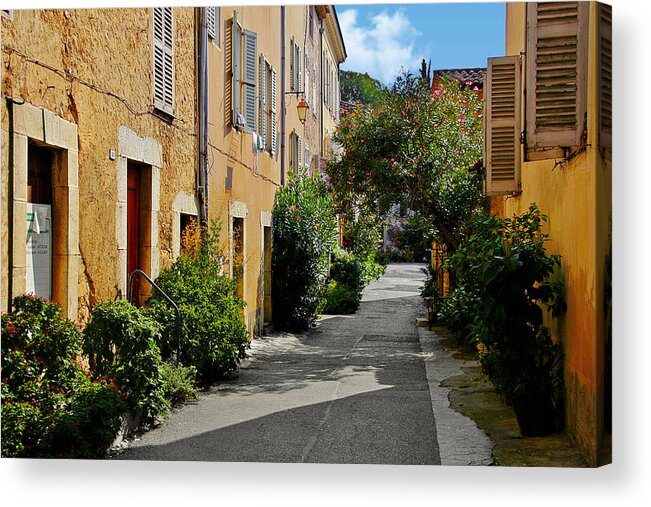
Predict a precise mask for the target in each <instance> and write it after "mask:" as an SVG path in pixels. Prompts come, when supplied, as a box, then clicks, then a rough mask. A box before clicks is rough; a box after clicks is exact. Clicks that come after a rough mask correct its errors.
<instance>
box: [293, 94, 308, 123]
mask: <svg viewBox="0 0 651 507" xmlns="http://www.w3.org/2000/svg"><path fill="white" fill-rule="evenodd" d="M308 108H309V106H308V105H307V102H305V100H304V99H301V100H300V101H299V102H298V104H296V110H297V111H298V119H299V120H300V122H301V123H305V118H306V117H307V110H308Z"/></svg>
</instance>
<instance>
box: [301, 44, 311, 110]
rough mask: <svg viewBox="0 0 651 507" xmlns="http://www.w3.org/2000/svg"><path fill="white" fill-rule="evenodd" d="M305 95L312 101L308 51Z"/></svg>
mask: <svg viewBox="0 0 651 507" xmlns="http://www.w3.org/2000/svg"><path fill="white" fill-rule="evenodd" d="M303 92H304V93H303V96H304V97H305V100H306V101H307V102H308V103H309V102H310V58H309V56H308V55H307V52H306V53H305V87H304V88H303Z"/></svg>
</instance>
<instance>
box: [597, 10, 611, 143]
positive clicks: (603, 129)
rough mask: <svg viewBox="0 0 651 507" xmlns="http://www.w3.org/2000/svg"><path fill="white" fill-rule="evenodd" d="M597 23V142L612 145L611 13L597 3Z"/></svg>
mask: <svg viewBox="0 0 651 507" xmlns="http://www.w3.org/2000/svg"><path fill="white" fill-rule="evenodd" d="M597 9H598V14H597V16H598V21H597V22H598V24H599V144H600V145H601V146H602V147H605V148H611V147H612V135H613V34H612V32H613V13H612V7H611V6H610V5H607V4H602V3H599V4H597Z"/></svg>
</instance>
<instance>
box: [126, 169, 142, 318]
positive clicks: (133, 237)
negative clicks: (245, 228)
mask: <svg viewBox="0 0 651 507" xmlns="http://www.w3.org/2000/svg"><path fill="white" fill-rule="evenodd" d="M139 231H140V170H139V169H138V167H136V166H134V165H131V164H129V165H128V166H127V290H129V287H128V283H129V276H131V273H133V271H134V270H135V269H138V268H139V267H140V248H139V245H140V237H139V236H140V234H139ZM138 281H139V280H138V278H137V277H136V278H135V279H134V283H133V289H132V293H131V294H128V295H127V297H128V299H129V300H131V301H132V302H133V303H134V304H135V305H138V299H139V298H138V294H139V292H140V291H139V288H138V287H139V286H138Z"/></svg>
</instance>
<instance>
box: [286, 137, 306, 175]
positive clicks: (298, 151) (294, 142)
mask: <svg viewBox="0 0 651 507" xmlns="http://www.w3.org/2000/svg"><path fill="white" fill-rule="evenodd" d="M302 165H303V139H302V138H301V136H299V135H298V134H297V133H296V131H295V130H293V131H292V132H291V133H290V134H289V167H290V169H291V170H292V171H294V173H296V174H298V173H299V170H300V169H301V167H302Z"/></svg>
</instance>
